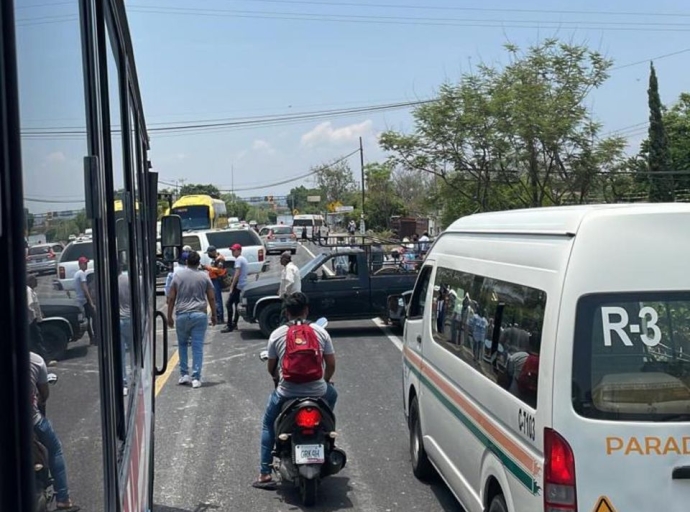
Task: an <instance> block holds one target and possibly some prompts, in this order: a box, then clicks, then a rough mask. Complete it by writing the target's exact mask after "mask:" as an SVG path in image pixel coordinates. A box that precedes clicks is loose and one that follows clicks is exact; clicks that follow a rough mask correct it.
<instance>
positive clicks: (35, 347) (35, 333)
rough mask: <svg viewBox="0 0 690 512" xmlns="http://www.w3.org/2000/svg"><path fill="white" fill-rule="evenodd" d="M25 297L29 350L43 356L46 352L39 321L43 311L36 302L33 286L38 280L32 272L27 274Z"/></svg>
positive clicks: (34, 286)
mask: <svg viewBox="0 0 690 512" xmlns="http://www.w3.org/2000/svg"><path fill="white" fill-rule="evenodd" d="M26 283H27V287H26V299H27V305H28V306H29V342H30V344H31V351H32V352H36V353H38V354H41V356H42V357H45V356H46V355H47V354H48V351H47V350H46V348H45V346H44V344H43V334H42V333H41V328H40V327H39V325H38V324H39V323H40V322H41V320H43V313H42V312H41V305H40V304H39V302H38V296H37V295H36V292H35V291H34V288H36V286H38V280H37V279H36V276H35V275H33V274H29V275H28V276H27V278H26Z"/></svg>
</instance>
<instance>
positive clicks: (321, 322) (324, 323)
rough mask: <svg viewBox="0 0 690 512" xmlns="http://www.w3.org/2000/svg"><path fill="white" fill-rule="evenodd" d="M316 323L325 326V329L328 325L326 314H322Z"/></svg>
mask: <svg viewBox="0 0 690 512" xmlns="http://www.w3.org/2000/svg"><path fill="white" fill-rule="evenodd" d="M314 323H315V324H316V325H318V326H319V327H323V328H324V329H325V328H326V327H327V326H328V319H327V318H326V317H325V316H322V317H321V318H319V319H318V320H317V321H316V322H314Z"/></svg>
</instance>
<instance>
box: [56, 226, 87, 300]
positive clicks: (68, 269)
mask: <svg viewBox="0 0 690 512" xmlns="http://www.w3.org/2000/svg"><path fill="white" fill-rule="evenodd" d="M82 256H85V257H86V258H88V260H89V264H88V267H87V273H89V271H90V272H93V240H92V239H90V238H86V239H77V240H75V241H74V242H72V243H70V244H68V245H67V247H65V250H64V251H62V253H61V254H60V259H59V260H58V264H57V278H58V281H59V283H60V286H61V289H63V290H67V291H72V290H74V274H76V273H77V270H79V258H81V257H82Z"/></svg>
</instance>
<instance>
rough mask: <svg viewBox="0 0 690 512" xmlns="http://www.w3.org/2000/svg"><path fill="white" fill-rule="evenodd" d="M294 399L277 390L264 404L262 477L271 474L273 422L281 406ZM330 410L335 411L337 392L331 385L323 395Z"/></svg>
mask: <svg viewBox="0 0 690 512" xmlns="http://www.w3.org/2000/svg"><path fill="white" fill-rule="evenodd" d="M291 398H294V397H290V398H288V397H284V396H280V395H279V394H278V391H277V390H273V392H272V393H271V395H270V396H269V397H268V403H267V404H266V412H265V413H264V422H263V427H262V431H261V467H260V468H259V471H261V474H262V475H270V474H271V463H272V462H273V455H272V452H273V445H274V444H275V442H276V432H275V422H276V418H278V415H279V414H280V408H281V407H282V406H283V404H284V403H285V402H286V401H288V400H290V399H291ZM323 399H324V400H325V401H326V403H327V404H328V406H329V407H330V408H331V410H333V411H334V410H335V402H336V401H337V400H338V392H337V391H336V390H335V387H333V386H332V385H331V384H328V387H327V388H326V394H325V395H323Z"/></svg>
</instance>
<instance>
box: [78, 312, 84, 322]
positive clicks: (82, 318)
mask: <svg viewBox="0 0 690 512" xmlns="http://www.w3.org/2000/svg"><path fill="white" fill-rule="evenodd" d="M77 320H78V321H79V322H83V321H84V314H83V313H79V314H78V315H77Z"/></svg>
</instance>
